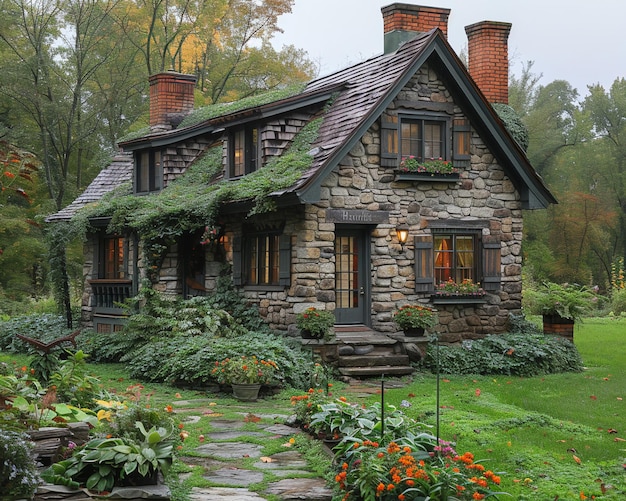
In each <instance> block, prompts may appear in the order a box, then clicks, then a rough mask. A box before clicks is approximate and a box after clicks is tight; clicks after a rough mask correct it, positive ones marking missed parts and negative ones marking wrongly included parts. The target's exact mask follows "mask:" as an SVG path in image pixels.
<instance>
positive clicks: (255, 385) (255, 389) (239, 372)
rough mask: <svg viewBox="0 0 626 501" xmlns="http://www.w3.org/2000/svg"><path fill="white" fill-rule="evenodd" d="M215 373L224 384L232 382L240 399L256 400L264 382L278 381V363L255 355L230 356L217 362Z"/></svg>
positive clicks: (235, 393)
mask: <svg viewBox="0 0 626 501" xmlns="http://www.w3.org/2000/svg"><path fill="white" fill-rule="evenodd" d="M212 372H213V375H214V376H215V377H216V379H217V381H218V382H219V383H222V384H230V385H231V386H232V389H233V395H234V396H235V398H237V399H238V400H243V401H255V400H256V399H257V398H258V396H259V390H260V389H261V386H262V385H264V384H271V383H273V382H276V378H277V375H278V365H276V362H274V361H272V360H259V359H258V358H257V357H255V356H251V357H246V356H239V357H230V358H226V359H224V360H222V361H221V362H215V367H214V368H213V371H212Z"/></svg>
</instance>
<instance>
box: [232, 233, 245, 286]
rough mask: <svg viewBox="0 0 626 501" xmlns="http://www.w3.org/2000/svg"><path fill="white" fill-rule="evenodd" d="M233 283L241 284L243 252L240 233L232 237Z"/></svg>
mask: <svg viewBox="0 0 626 501" xmlns="http://www.w3.org/2000/svg"><path fill="white" fill-rule="evenodd" d="M233 284H234V285H243V252H241V235H235V236H234V237H233Z"/></svg>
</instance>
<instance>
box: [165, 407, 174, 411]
mask: <svg viewBox="0 0 626 501" xmlns="http://www.w3.org/2000/svg"><path fill="white" fill-rule="evenodd" d="M173 411H174V408H173V407H172V406H171V405H166V406H165V412H173Z"/></svg>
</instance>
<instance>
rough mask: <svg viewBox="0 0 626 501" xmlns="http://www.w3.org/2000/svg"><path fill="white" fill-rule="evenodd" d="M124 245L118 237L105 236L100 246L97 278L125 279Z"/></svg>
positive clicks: (122, 240) (122, 239)
mask: <svg viewBox="0 0 626 501" xmlns="http://www.w3.org/2000/svg"><path fill="white" fill-rule="evenodd" d="M125 276H126V273H125V243H124V238H122V237H119V236H106V237H104V238H102V240H101V244H100V270H99V278H104V279H122V278H125Z"/></svg>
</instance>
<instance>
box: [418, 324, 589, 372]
mask: <svg viewBox="0 0 626 501" xmlns="http://www.w3.org/2000/svg"><path fill="white" fill-rule="evenodd" d="M437 362H438V364H437ZM425 365H426V367H427V368H429V369H431V370H432V371H436V370H437V366H439V371H440V372H441V373H442V374H484V375H497V374H503V375H509V376H522V377H532V376H537V375H541V374H553V373H559V372H580V371H581V370H582V368H583V363H582V359H581V358H580V354H579V353H578V350H577V349H576V347H575V346H574V344H573V343H572V342H570V341H568V340H566V339H563V338H561V337H559V336H544V335H543V334H537V333H528V332H527V333H520V334H499V335H491V336H487V337H485V338H483V339H479V340H476V341H465V342H463V343H462V345H460V346H439V347H437V346H436V345H434V344H430V345H429V347H428V354H427V357H426V361H425Z"/></svg>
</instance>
